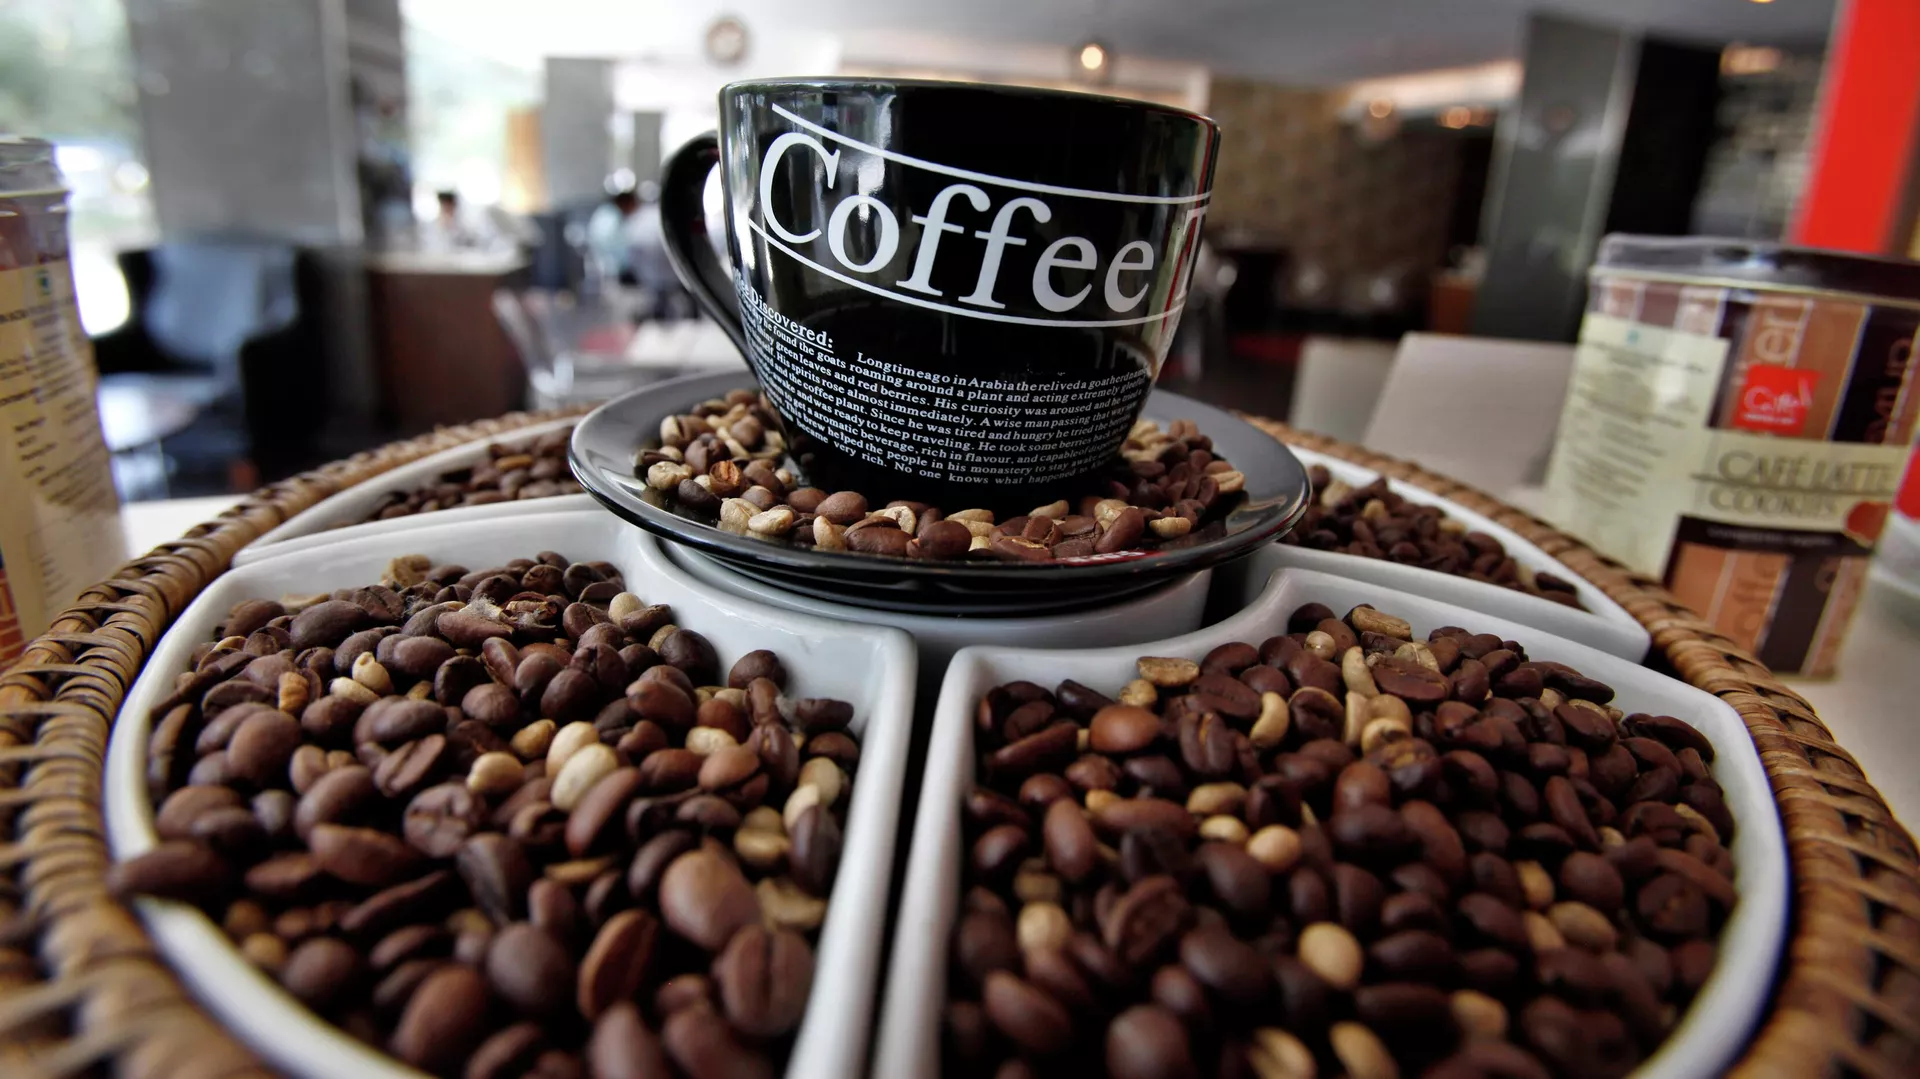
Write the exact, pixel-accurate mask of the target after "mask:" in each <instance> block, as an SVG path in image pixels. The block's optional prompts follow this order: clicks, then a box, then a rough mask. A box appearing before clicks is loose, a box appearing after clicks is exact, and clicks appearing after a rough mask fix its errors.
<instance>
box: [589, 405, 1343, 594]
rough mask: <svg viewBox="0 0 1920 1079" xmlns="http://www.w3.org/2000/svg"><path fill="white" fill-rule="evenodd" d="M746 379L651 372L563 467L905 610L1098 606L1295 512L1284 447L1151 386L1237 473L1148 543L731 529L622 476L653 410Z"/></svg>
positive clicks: (765, 569) (708, 532) (1290, 519)
mask: <svg viewBox="0 0 1920 1079" xmlns="http://www.w3.org/2000/svg"><path fill="white" fill-rule="evenodd" d="M751 385H752V376H751V375H748V374H747V373H745V372H725V373H722V374H717V375H700V376H696V377H692V378H680V379H674V380H673V381H671V382H659V383H655V384H653V385H651V386H646V387H643V388H641V389H638V390H635V391H633V392H632V393H629V394H626V395H625V396H622V397H616V398H614V399H613V400H611V401H608V402H607V403H606V404H604V405H601V406H600V407H599V408H597V409H595V410H594V411H593V412H592V413H591V414H589V415H588V416H587V417H586V419H583V420H581V421H580V424H579V426H577V427H575V428H574V431H573V447H572V452H571V455H570V456H571V459H572V463H573V472H574V475H575V476H577V477H579V480H580V484H581V486H583V487H585V488H586V489H587V491H588V493H590V494H592V495H593V496H594V497H595V498H597V499H599V500H600V502H601V503H602V504H603V505H605V506H606V507H607V508H608V509H610V510H612V511H613V512H614V513H617V514H619V515H620V516H621V517H624V518H626V519H627V520H629V521H632V522H633V523H634V524H637V525H639V526H640V527H642V528H645V529H647V530H648V531H650V532H654V533H657V534H658V535H660V536H663V537H665V538H666V539H669V540H672V541H673V542H675V543H684V544H687V545H688V546H690V547H694V548H697V549H699V550H701V551H704V552H706V553H707V554H709V555H711V556H713V557H714V558H716V559H719V560H720V561H722V562H724V563H726V564H727V565H729V566H731V567H732V568H734V569H736V570H738V571H739V572H741V573H744V574H746V575H747V576H749V577H753V578H755V579H757V580H760V581H764V582H766V583H768V584H771V585H774V586H776V587H779V588H785V589H788V590H791V591H794V592H799V593H801V594H803V595H808V596H813V597H815V598H818V599H823V600H829V601H832V602H835V603H847V604H852V605H855V606H860V607H874V608H879V609H883V610H893V611H910V612H913V613H917V614H953V615H974V616H995V617H1007V616H1014V615H1045V614H1058V613H1062V612H1066V611H1071V610H1076V609H1081V608H1086V607H1094V606H1099V605H1101V604H1104V603H1109V602H1112V601H1113V600H1116V599H1119V598H1121V597H1123V596H1127V595H1131V594H1133V593H1135V592H1139V591H1142V590H1144V589H1147V588H1151V587H1152V586H1154V585H1155V584H1159V583H1161V582H1163V581H1166V580H1168V579H1170V578H1173V577H1178V576H1181V575H1182V574H1188V573H1193V572H1196V571H1198V570H1203V569H1206V568H1207V567H1209V566H1214V565H1218V564H1219V563H1221V562H1225V561H1227V560H1229V559H1232V558H1236V557H1238V556H1240V555H1243V554H1246V553H1247V552H1249V551H1252V550H1254V549H1255V548H1257V547H1259V546H1260V545H1262V544H1264V543H1267V542H1270V541H1271V540H1273V539H1274V538H1275V537H1277V536H1279V535H1281V534H1282V533H1284V532H1285V531H1286V530H1287V529H1289V528H1291V527H1293V525H1294V523H1295V522H1297V521H1299V519H1300V517H1301V515H1302V514H1304V513H1305V512H1306V507H1307V498H1308V497H1309V490H1310V488H1309V484H1308V482H1307V472H1306V469H1304V468H1302V467H1301V466H1300V462H1299V461H1297V460H1295V459H1294V456H1293V454H1291V453H1289V452H1287V448H1286V447H1285V446H1282V445H1281V444H1280V443H1279V442H1278V441H1276V440H1274V439H1273V438H1272V437H1271V436H1269V435H1267V434H1265V433H1263V432H1262V431H1260V430H1259V429H1258V428H1256V427H1254V426H1253V425H1252V424H1249V423H1247V422H1246V421H1245V420H1241V419H1239V418H1237V417H1235V416H1233V415H1232V414H1230V413H1228V412H1225V411H1222V410H1221V409H1217V408H1214V407H1213V406H1212V405H1205V404H1201V403H1200V402H1199V401H1195V400H1193V399H1191V398H1187V397H1182V396H1180V395H1179V394H1175V393H1168V392H1167V391H1165V390H1155V391H1153V394H1152V396H1151V397H1149V398H1148V399H1147V408H1146V412H1145V415H1146V416H1147V417H1148V418H1149V419H1155V420H1159V421H1160V422H1162V423H1170V422H1172V421H1173V420H1179V419H1190V420H1192V421H1193V422H1194V423H1195V424H1196V425H1198V427H1199V428H1200V430H1201V432H1202V433H1204V434H1206V435H1209V436H1211V437H1212V439H1213V444H1214V449H1215V452H1216V453H1218V454H1219V455H1220V456H1222V457H1224V458H1226V459H1227V460H1228V461H1231V462H1232V463H1233V466H1234V467H1235V468H1236V469H1239V470H1240V472H1241V473H1243V474H1244V475H1245V476H1246V477H1247V482H1246V487H1245V489H1244V491H1243V493H1242V497H1241V498H1240V501H1239V502H1238V503H1237V504H1236V505H1235V506H1234V508H1233V509H1232V511H1231V512H1229V513H1228V514H1227V515H1226V516H1225V517H1223V518H1220V519H1217V520H1214V521H1212V522H1210V523H1208V524H1207V526H1206V527H1204V528H1202V529H1201V530H1199V531H1197V532H1194V533H1193V534H1191V535H1188V536H1185V537H1182V538H1181V539H1179V540H1176V541H1173V542H1171V543H1168V544H1165V545H1162V546H1161V547H1158V548H1156V549H1154V550H1152V551H1145V552H1140V553H1139V554H1137V555H1134V556H1131V557H1126V558H1124V559H1118V560H1115V561H1111V562H1097V563H1091V564H1088V563H1080V564H1075V565H1059V564H1049V563H1038V564H1033V563H1013V562H933V561H922V560H919V559H906V558H887V557H882V556H876V555H862V554H853V553H849V552H844V551H816V550H813V549H812V548H810V547H790V546H787V545H785V544H781V543H769V542H766V541H763V540H757V539H752V538H749V537H747V536H736V535H734V534H732V533H730V532H723V531H721V530H720V529H718V528H716V527H714V526H712V525H710V524H708V523H707V522H705V521H704V520H701V519H699V518H697V517H694V516H692V515H690V514H683V513H681V512H680V511H678V510H676V509H675V508H673V507H671V506H670V505H669V504H668V503H667V501H666V499H665V497H664V496H663V495H661V493H660V492H658V491H655V490H653V489H652V488H649V487H648V486H647V485H646V483H645V481H644V480H642V479H641V478H640V477H639V476H637V475H635V474H634V468H633V461H634V454H635V451H636V450H639V449H640V448H641V447H642V446H643V445H651V444H653V443H654V442H656V441H657V440H658V438H659V431H660V421H661V420H663V419H665V418H666V417H668V416H672V415H677V414H680V413H684V412H688V411H691V410H692V409H693V407H694V406H695V405H697V404H699V403H700V402H702V401H705V400H708V399H710V398H715V397H723V396H725V395H726V393H727V391H729V390H735V389H740V388H742V387H746V386H751Z"/></svg>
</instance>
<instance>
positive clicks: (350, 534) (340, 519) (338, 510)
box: [233, 417, 593, 566]
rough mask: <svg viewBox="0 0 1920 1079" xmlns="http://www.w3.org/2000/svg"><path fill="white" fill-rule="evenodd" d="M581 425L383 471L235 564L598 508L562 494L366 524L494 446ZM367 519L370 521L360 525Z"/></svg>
mask: <svg viewBox="0 0 1920 1079" xmlns="http://www.w3.org/2000/svg"><path fill="white" fill-rule="evenodd" d="M578 422H580V421H579V418H578V417H575V418H573V419H565V420H551V421H548V422H547V423H537V424H534V425H533V426H531V427H523V428H521V429H520V430H517V431H513V432H510V433H508V434H505V435H501V436H499V437H496V438H479V439H475V440H473V441H472V442H463V443H461V444H460V445H458V446H455V447H453V448H451V449H445V450H441V451H440V452H439V453H436V454H433V455H432V456H429V457H422V458H421V459H420V460H418V461H415V462H413V463H412V464H410V465H401V466H400V467H399V468H396V469H394V470H393V471H391V472H383V473H381V474H380V475H378V476H375V477H374V478H372V479H370V480H368V481H367V482H365V483H361V484H356V485H355V486H352V487H349V488H347V489H346V490H344V491H341V492H340V493H338V494H335V495H330V496H328V497H326V498H323V499H321V500H320V501H318V502H316V503H314V504H313V505H311V506H309V507H307V508H306V509H305V510H302V511H301V512H299V513H297V514H295V515H293V516H292V517H290V518H288V519H287V520H286V521H284V522H282V523H281V525H280V527H278V528H275V529H274V530H273V531H271V532H268V533H267V534H266V535H264V536H261V537H260V538H259V539H257V540H254V541H253V542H252V543H249V544H247V545H246V546H245V547H242V548H240V550H239V551H237V552H235V553H234V556H233V564H234V565H236V566H244V565H246V564H248V563H249V562H257V561H259V560H260V559H262V558H268V557H271V556H273V555H282V554H289V553H291V552H294V551H306V550H311V549H313V548H315V547H320V546H324V545H326V544H330V543H339V542H340V541H342V540H349V539H357V538H359V537H361V536H382V535H386V534H388V533H390V532H399V531H402V530H407V529H414V528H419V527H421V526H422V525H429V524H443V523H451V522H454V521H472V520H474V519H476V518H484V519H488V520H492V519H498V518H508V517H518V516H521V515H523V514H528V513H560V512H565V511H567V510H577V509H584V508H585V507H587V506H591V505H593V496H591V495H585V494H579V495H561V496H559V497H556V498H529V499H525V500H523V501H513V502H495V503H494V504H492V505H490V506H461V507H458V508H455V509H450V510H437V511H435V512H433V513H419V514H414V515H413V516H411V517H395V518H392V519H390V520H385V521H367V516H368V515H369V514H371V513H373V512H374V511H375V510H376V509H378V508H379V506H380V503H382V502H384V501H386V498H387V496H388V495H390V494H393V493H394V492H396V491H400V492H405V491H411V490H413V489H414V488H416V487H420V486H422V485H424V484H428V483H432V482H433V481H434V480H436V479H439V478H440V475H441V473H444V472H452V471H453V470H455V469H459V468H471V467H473V466H474V465H477V464H479V463H480V462H482V461H484V460H486V459H487V447H489V446H494V445H501V446H515V447H518V446H527V445H531V444H532V443H533V441H534V440H535V439H537V438H539V437H540V436H541V435H544V434H546V433H547V432H549V431H558V430H560V429H561V428H565V427H571V426H573V425H574V424H576V423H578ZM363 521H364V522H366V523H364V524H362V523H359V522H363ZM562 553H563V554H564V553H570V552H562ZM531 556H532V552H527V554H526V555H525V557H531Z"/></svg>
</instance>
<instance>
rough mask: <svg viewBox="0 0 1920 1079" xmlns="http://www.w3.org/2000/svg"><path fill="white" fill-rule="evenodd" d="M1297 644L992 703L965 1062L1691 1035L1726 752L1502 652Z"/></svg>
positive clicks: (1164, 660)
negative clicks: (1117, 683)
mask: <svg viewBox="0 0 1920 1079" xmlns="http://www.w3.org/2000/svg"><path fill="white" fill-rule="evenodd" d="M1288 629H1289V632H1288V633H1287V634H1285V635H1282V636H1276V637H1272V638H1270V639H1268V640H1266V641H1263V642H1261V643H1260V644H1258V645H1254V644H1245V643H1236V644H1225V645H1221V646H1220V647H1218V648H1215V649H1214V650H1213V651H1211V652H1209V653H1207V654H1206V655H1205V656H1204V657H1202V658H1201V659H1200V660H1199V661H1198V662H1196V661H1194V660H1192V659H1188V658H1179V657H1171V658H1169V657H1146V658H1142V659H1140V660H1139V662H1138V668H1139V678H1138V679H1137V680H1135V681H1133V682H1130V683H1128V684H1127V685H1125V686H1124V687H1117V688H1118V693H1117V694H1116V696H1115V697H1111V698H1110V697H1108V696H1106V695H1104V694H1103V693H1101V692H1099V691H1097V690H1095V689H1092V688H1090V687H1087V686H1084V685H1081V684H1079V683H1076V682H1072V681H1067V682H1062V683H1060V684H1059V685H1058V686H1056V687H1054V688H1053V689H1051V690H1049V689H1047V688H1045V687H1042V686H1040V685H1036V684H1034V683H1031V682H1013V683H1009V684H1006V685H1002V686H998V687H996V688H994V689H993V690H991V691H989V692H988V693H987V694H986V695H985V696H984V697H983V698H981V700H980V701H979V703H978V708H977V711H976V714H975V724H974V733H975V739H976V745H977V748H978V752H977V757H978V759H977V762H976V767H977V773H976V774H977V778H978V785H977V786H976V787H975V788H974V789H973V790H971V791H970V792H969V793H968V795H967V796H966V803H965V807H964V818H965V835H966V839H967V843H966V848H965V849H966V855H965V858H966V865H965V870H964V872H965V879H966V884H967V887H966V892H965V898H964V900H963V902H962V905H961V911H960V913H959V916H958V920H957V922H956V925H955V929H954V933H953V938H952V952H951V955H952V962H951V963H950V966H949V972H950V985H949V992H950V996H949V1003H948V1005H947V1009H946V1013H945V1023H944V1029H943V1043H942V1044H943V1057H944V1061H945V1069H946V1074H947V1075H949V1076H973V1075H978V1076H997V1077H998V1079H1020V1077H1027V1076H1047V1075H1052V1074H1056V1073H1059V1072H1063V1071H1064V1073H1070V1074H1076V1075H1078V1074H1106V1075H1111V1076H1115V1077H1119V1079H1148V1077H1153V1079H1160V1077H1169V1076H1195V1075H1207V1076H1212V1075H1220V1076H1259V1077H1262V1079H1266V1077H1302V1076H1305V1077H1311V1076H1314V1075H1316V1074H1317V1075H1340V1074H1345V1075H1347V1076H1351V1077H1353V1079H1387V1077H1394V1076H1399V1075H1406V1076H1414V1075H1422V1076H1431V1077H1443V1079H1454V1077H1461V1079H1464V1077H1469V1076H1500V1077H1503V1079H1533V1077H1545V1076H1550V1075H1561V1076H1572V1077H1578V1079H1585V1077H1594V1079H1602V1077H1613V1076H1621V1075H1625V1074H1626V1073H1627V1072H1628V1071H1630V1070H1632V1068H1633V1067H1634V1066H1635V1064H1636V1063H1637V1062H1639V1061H1640V1060H1642V1059H1644V1058H1645V1057H1646V1056H1647V1054H1648V1053H1650V1052H1651V1051H1652V1050H1653V1049H1654V1048H1655V1047H1656V1046H1658V1045H1659V1044H1660V1042H1661V1041H1662V1040H1663V1039H1664V1038H1665V1037H1666V1036H1667V1034H1668V1032H1669V1031H1671V1030H1672V1029H1673V1027H1674V1024H1675V1022H1676V1020H1677V1018H1678V1016H1679V1014H1680V1012H1681V1011H1682V1010H1683V1009H1684V1008H1685V1007H1686V1006H1687V1003H1688V1001H1689V1000H1690V999H1691V998H1692V997H1693V995H1694V994H1695V993H1696V992H1697V991H1698V990H1699V989H1700V986H1701V984H1702V983H1703V982H1704V981H1705V980H1706V978H1707V975H1708V973H1709V972H1710V971H1711V970H1712V969H1713V966H1714V961H1715V947H1716V944H1715V942H1716V940H1717V938H1718V934H1719V931H1720V928H1721V926H1722V924H1723V923H1724V921H1725V919H1726V917H1727V914H1728V911H1729V910H1730V909H1731V908H1732V907H1733V905H1734V903H1735V901H1736V896H1735V893H1734V888H1733V884H1732V875H1733V863H1732V859H1731V856H1730V855H1729V853H1728V850H1727V846H1726V844H1727V843H1728V842H1729V840H1730V839H1731V837H1732V835H1733V827H1734V822H1733V820H1732V818H1731V817H1730V815H1729V814H1728V812H1727V807H1726V803H1725V801H1724V799H1723V797H1722V794H1721V789H1720V787H1719V785H1718V784H1717V783H1716V782H1715V781H1714V779H1713V776H1712V774H1711V771H1710V769H1709V764H1710V763H1711V761H1712V760H1713V747H1712V746H1711V745H1710V744H1709V743H1708V741H1707V740H1706V738H1704V737H1703V736H1702V735H1701V734H1700V733H1699V732H1698V731H1696V730H1695V729H1694V728H1692V727H1691V726H1688V725H1687V724H1686V723H1684V722H1682V721H1680V720H1678V719H1674V718H1672V717H1670V716H1659V715H1645V714H1637V713H1636V714H1626V713H1623V712H1622V711H1621V709H1620V708H1618V707H1616V706H1615V705H1614V704H1613V703H1612V700H1613V695H1614V692H1613V690H1612V689H1611V688H1610V687H1608V686H1606V685H1604V684H1602V683H1600V682H1598V681H1595V680H1594V679H1591V678H1587V677H1585V676H1583V675H1581V674H1580V673H1579V672H1578V671H1576V670H1574V669H1573V668H1571V667H1567V666H1565V665H1562V664H1559V663H1552V662H1546V661H1542V660H1530V659H1528V657H1527V654H1526V651H1525V650H1524V649H1523V648H1522V647H1521V646H1520V645H1519V644H1518V643H1516V642H1514V641H1506V640H1501V639H1499V638H1498V637H1495V636H1492V635H1489V634H1475V633H1471V632H1469V631H1467V630H1464V629H1457V628H1443V629H1438V630H1435V631H1434V632H1433V633H1432V634H1430V635H1429V636H1428V638H1427V639H1426V640H1425V641H1420V640H1417V639H1415V638H1414V635H1413V634H1412V633H1411V632H1410V629H1409V626H1408V624H1407V623H1406V622H1405V621H1403V620H1402V619H1399V618H1396V617H1393V616H1392V615H1389V614H1386V613H1384V612H1382V611H1378V610H1375V609H1373V608H1371V607H1358V608H1355V609H1353V610H1352V611H1350V612H1348V613H1347V614H1346V615H1345V616H1344V617H1335V616H1334V613H1333V612H1332V611H1330V610H1328V609H1327V608H1326V607H1324V606H1322V605H1320V604H1308V605H1307V606H1304V607H1302V608H1300V609H1299V610H1298V611H1296V612H1294V614H1293V615H1292V618H1291V620H1290V622H1289V625H1288ZM1109 688H1115V687H1109Z"/></svg>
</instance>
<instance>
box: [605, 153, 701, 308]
mask: <svg viewBox="0 0 1920 1079" xmlns="http://www.w3.org/2000/svg"><path fill="white" fill-rule="evenodd" d="M587 247H588V250H589V251H591V252H592V254H593V258H594V262H595V264H596V266H597V267H598V269H599V271H600V274H601V279H602V280H603V281H612V282H618V283H619V284H621V285H624V286H627V287H629V288H632V289H634V290H636V291H637V292H638V294H639V296H638V298H639V300H640V303H639V310H638V311H637V313H638V314H639V315H640V316H641V317H642V318H654V319H678V318H688V317H691V316H692V314H693V302H692V297H690V296H688V295H687V292H686V290H685V289H683V288H681V287H680V279H679V278H678V277H676V276H675V275H674V272H673V263H671V262H670V261H668V259H667V246H666V241H665V239H664V236H663V233H662V230H661V224H660V185H659V184H657V183H654V182H653V181H652V180H646V181H643V182H642V183H641V184H640V186H639V187H637V188H623V189H621V190H619V191H616V192H614V194H613V196H612V198H610V199H609V200H608V201H607V202H605V203H603V204H602V205H601V206H600V207H599V208H598V209H596V210H594V212H593V216H592V217H591V218H589V219H588V220H587Z"/></svg>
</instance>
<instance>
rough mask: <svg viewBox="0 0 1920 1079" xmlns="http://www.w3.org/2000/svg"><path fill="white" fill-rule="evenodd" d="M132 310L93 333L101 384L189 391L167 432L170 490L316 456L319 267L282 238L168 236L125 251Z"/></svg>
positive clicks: (277, 473)
mask: <svg viewBox="0 0 1920 1079" xmlns="http://www.w3.org/2000/svg"><path fill="white" fill-rule="evenodd" d="M120 265H121V271H122V273H123V275H124V276H125V277H126V281H127V292H128V298H129V300H130V302H131V305H132V311H133V315H132V317H131V318H129V319H128V320H127V322H126V324H125V325H123V326H121V327H120V328H119V329H117V330H115V331H113V332H111V333H108V334H103V335H101V336H100V337H98V338H96V339H95V340H94V342H93V349H94V362H95V364H96V366H97V368H98V370H99V372H100V383H101V385H102V387H111V388H112V389H113V390H114V392H116V393H119V394H122V395H134V396H138V395H142V394H144V395H148V396H151V397H153V398H155V399H156V400H159V399H161V398H165V399H167V400H169V401H175V402H178V401H186V402H190V403H191V405H192V407H193V408H194V409H195V410H196V413H197V414H196V416H195V418H194V419H193V421H192V422H191V423H189V424H188V425H187V426H186V427H185V428H184V429H181V430H179V431H177V432H173V433H169V434H167V435H166V436H165V437H164V438H163V439H162V449H163V451H164V453H165V455H166V458H167V460H168V464H169V467H170V468H171V469H172V470H173V471H175V472H177V474H178V478H179V483H178V484H177V485H176V488H177V489H176V490H174V491H173V492H172V493H175V494H181V493H196V492H200V491H204V490H213V491H224V490H229V489H235V488H237V489H242V490H244V489H247V488H250V487H253V486H257V485H258V484H259V483H260V482H262V481H263V480H264V481H272V480H277V479H281V478H283V477H285V476H288V475H291V474H293V473H295V472H298V471H300V470H301V469H303V468H307V467H311V466H312V465H314V464H317V463H318V461H319V456H320V453H319V447H318V444H317V435H318V432H319V430H320V427H321V425H322V424H323V423H324V422H325V420H326V393H325V390H326V383H325V377H324V373H323V371H322V367H323V362H322V354H321V352H320V345H319V333H318V328H317V320H316V319H315V318H314V310H315V305H316V303H317V296H318V294H319V283H318V273H317V271H316V269H315V268H314V266H313V263H312V261H311V259H310V258H308V257H307V256H306V255H304V254H303V253H301V252H299V251H297V250H295V249H294V248H292V247H289V246H287V245H285V244H277V243H265V242H254V241H248V240H202V241H191V242H182V243H169V244H164V245H162V246H160V247H157V248H153V249H151V250H141V251H128V252H124V253H122V254H121V256H120Z"/></svg>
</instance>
